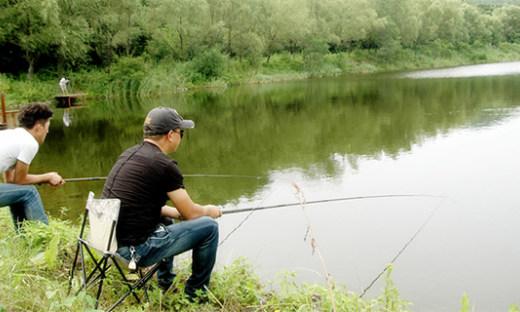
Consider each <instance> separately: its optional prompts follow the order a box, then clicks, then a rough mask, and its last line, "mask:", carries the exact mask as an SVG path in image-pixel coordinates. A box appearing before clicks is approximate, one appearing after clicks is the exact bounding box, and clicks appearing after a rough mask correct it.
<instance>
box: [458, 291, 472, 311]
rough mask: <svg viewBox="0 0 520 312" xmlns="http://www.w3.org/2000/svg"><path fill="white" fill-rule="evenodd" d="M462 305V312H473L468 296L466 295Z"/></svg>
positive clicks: (463, 297)
mask: <svg viewBox="0 0 520 312" xmlns="http://www.w3.org/2000/svg"><path fill="white" fill-rule="evenodd" d="M460 303H461V307H460V312H470V311H472V309H471V303H470V302H469V297H468V294H466V293H464V295H463V296H462V299H461V302H460Z"/></svg>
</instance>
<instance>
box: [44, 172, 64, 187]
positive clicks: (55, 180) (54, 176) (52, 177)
mask: <svg viewBox="0 0 520 312" xmlns="http://www.w3.org/2000/svg"><path fill="white" fill-rule="evenodd" d="M47 174H48V178H49V180H48V181H47V183H49V184H50V185H52V186H60V185H63V184H65V180H63V178H62V177H61V176H60V175H59V174H58V173H57V172H49V173H47Z"/></svg>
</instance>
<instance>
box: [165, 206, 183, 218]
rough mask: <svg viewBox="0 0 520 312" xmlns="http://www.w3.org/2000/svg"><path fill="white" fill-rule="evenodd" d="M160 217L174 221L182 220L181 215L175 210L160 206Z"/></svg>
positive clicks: (170, 207)
mask: <svg viewBox="0 0 520 312" xmlns="http://www.w3.org/2000/svg"><path fill="white" fill-rule="evenodd" d="M161 216H163V217H168V218H172V219H176V220H180V219H182V216H181V213H180V212H179V211H178V210H177V208H175V207H172V206H168V205H164V206H162V208H161Z"/></svg>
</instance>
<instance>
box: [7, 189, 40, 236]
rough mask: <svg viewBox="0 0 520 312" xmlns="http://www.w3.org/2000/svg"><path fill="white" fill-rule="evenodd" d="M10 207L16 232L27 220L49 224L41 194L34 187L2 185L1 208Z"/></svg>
mask: <svg viewBox="0 0 520 312" xmlns="http://www.w3.org/2000/svg"><path fill="white" fill-rule="evenodd" d="M4 206H9V208H10V209H11V216H12V217H13V222H14V226H15V228H16V230H18V229H19V228H20V225H21V224H22V222H23V221H25V220H37V221H41V222H43V223H45V224H49V219H48V218H47V215H46V214H45V211H44V209H43V204H42V200H41V198H40V194H39V193H38V191H37V190H36V187H35V186H34V185H18V184H10V183H0V207H4Z"/></svg>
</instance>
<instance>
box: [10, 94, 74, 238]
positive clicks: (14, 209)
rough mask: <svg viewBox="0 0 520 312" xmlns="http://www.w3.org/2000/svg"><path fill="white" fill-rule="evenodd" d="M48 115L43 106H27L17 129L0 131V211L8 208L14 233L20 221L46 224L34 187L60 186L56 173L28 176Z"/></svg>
mask: <svg viewBox="0 0 520 312" xmlns="http://www.w3.org/2000/svg"><path fill="white" fill-rule="evenodd" d="M51 117H52V111H51V110H50V108H49V107H48V106H47V105H45V104H39V103H34V104H30V105H28V106H26V107H24V108H22V110H21V111H20V113H19V114H18V123H19V125H20V127H19V128H15V129H8V130H2V131H0V146H1V148H0V172H2V173H3V177H4V182H5V183H0V207H5V206H9V207H10V208H11V214H12V216H13V221H14V224H15V228H16V230H18V229H19V227H20V225H21V223H22V222H23V221H24V220H37V221H41V222H43V223H45V224H48V222H49V221H48V218H47V215H46V214H45V211H44V209H43V204H42V200H41V198H40V194H38V191H37V190H36V187H34V185H30V184H41V183H48V184H50V185H52V186H59V185H62V184H63V183H64V181H63V179H62V177H61V176H60V175H59V174H57V173H56V172H48V173H44V174H29V165H30V164H31V161H32V160H33V158H34V156H36V153H37V152H38V148H39V146H40V144H42V143H43V142H44V141H45V137H46V136H47V133H48V132H49V125H50V120H51Z"/></svg>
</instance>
